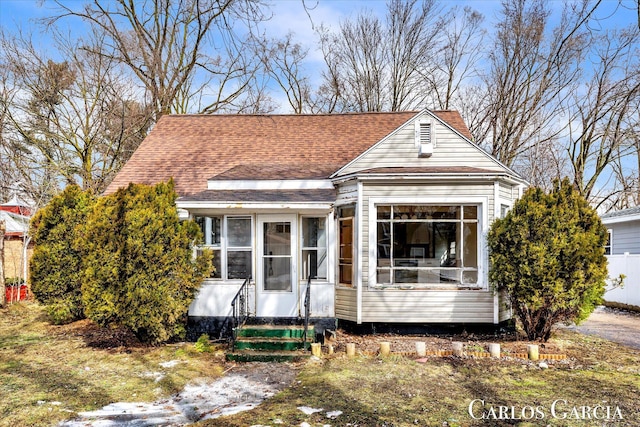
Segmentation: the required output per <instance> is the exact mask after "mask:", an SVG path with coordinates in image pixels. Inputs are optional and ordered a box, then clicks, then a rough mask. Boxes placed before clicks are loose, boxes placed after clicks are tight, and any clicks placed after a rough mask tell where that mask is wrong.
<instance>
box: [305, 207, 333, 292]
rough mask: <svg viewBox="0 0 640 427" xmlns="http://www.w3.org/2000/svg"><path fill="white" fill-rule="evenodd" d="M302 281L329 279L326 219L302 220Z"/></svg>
mask: <svg viewBox="0 0 640 427" xmlns="http://www.w3.org/2000/svg"><path fill="white" fill-rule="evenodd" d="M301 243H302V244H301V247H302V254H301V255H302V270H301V274H302V277H301V279H302V280H306V279H308V278H309V276H311V278H312V279H326V278H327V230H326V220H325V218H306V217H304V218H302V242H301Z"/></svg>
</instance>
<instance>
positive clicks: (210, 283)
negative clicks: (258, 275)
mask: <svg viewBox="0 0 640 427" xmlns="http://www.w3.org/2000/svg"><path fill="white" fill-rule="evenodd" d="M241 285H242V284H241V283H224V282H221V281H215V280H205V282H204V283H203V284H202V286H201V287H200V290H199V291H198V296H197V297H196V298H195V299H194V300H193V302H192V303H191V305H190V306H189V316H202V317H209V316H212V317H230V316H231V315H232V313H231V301H232V300H233V297H235V296H236V294H237V293H238V290H239V289H240V286H241ZM249 304H250V306H249V311H250V312H252V313H255V284H252V285H251V286H250V287H249Z"/></svg>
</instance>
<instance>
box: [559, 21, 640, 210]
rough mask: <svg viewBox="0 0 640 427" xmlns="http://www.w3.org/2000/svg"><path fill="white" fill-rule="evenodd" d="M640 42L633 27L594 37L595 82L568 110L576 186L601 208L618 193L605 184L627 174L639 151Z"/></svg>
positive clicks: (570, 152)
mask: <svg viewBox="0 0 640 427" xmlns="http://www.w3.org/2000/svg"><path fill="white" fill-rule="evenodd" d="M639 41H640V31H639V30H638V29H635V28H631V27H630V28H627V29H624V30H620V31H607V32H604V33H602V34H597V35H594V37H593V38H592V42H591V45H592V46H593V49H592V50H591V52H592V54H591V57H590V58H589V59H590V61H589V62H590V63H591V64H590V65H591V67H590V68H592V70H593V71H592V73H591V78H590V80H589V81H588V82H587V83H586V87H585V88H584V89H583V90H581V91H580V92H578V93H576V94H575V95H574V96H572V98H571V100H572V102H571V105H570V106H569V107H568V108H569V110H570V111H571V112H572V115H571V116H570V117H569V145H568V147H567V151H568V155H569V158H570V160H571V166H572V174H573V182H574V185H575V187H576V188H577V189H579V191H580V192H581V193H582V195H583V196H584V197H586V198H587V199H592V200H593V201H595V202H597V203H600V204H601V203H604V202H605V201H607V199H608V198H609V197H610V196H612V195H614V194H615V193H616V191H611V190H610V189H608V188H607V185H605V182H604V181H606V180H614V179H615V174H616V167H617V174H618V176H619V177H620V176H624V175H625V171H624V169H627V168H625V167H624V166H623V165H624V164H625V163H627V164H628V162H629V161H632V159H633V156H637V153H638V151H637V146H636V144H637V128H636V127H634V125H637V121H636V122H635V123H634V121H633V118H637V117H638V102H639V101H638V100H639V99H640V59H639V58H640V49H639V48H638V46H639V44H638V42H639ZM616 165H617V166H616ZM630 172H631V169H630V168H629V169H627V172H626V174H628V175H631V173H630ZM625 179H626V178H625ZM623 187H624V186H623ZM617 190H621V188H620V187H619V188H618V189H617ZM603 191H604V193H603Z"/></svg>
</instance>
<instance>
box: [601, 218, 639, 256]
mask: <svg viewBox="0 0 640 427" xmlns="http://www.w3.org/2000/svg"><path fill="white" fill-rule="evenodd" d="M606 227H607V228H608V229H609V230H612V233H613V235H612V237H613V239H612V242H611V243H612V249H613V252H612V255H622V254H624V253H626V252H628V253H630V254H640V221H629V222H618V223H614V224H607V225H606Z"/></svg>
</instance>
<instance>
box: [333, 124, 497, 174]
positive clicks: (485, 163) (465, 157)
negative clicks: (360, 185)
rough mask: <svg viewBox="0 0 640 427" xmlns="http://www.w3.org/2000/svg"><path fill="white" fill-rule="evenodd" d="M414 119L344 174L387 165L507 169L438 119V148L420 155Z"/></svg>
mask: <svg viewBox="0 0 640 427" xmlns="http://www.w3.org/2000/svg"><path fill="white" fill-rule="evenodd" d="M414 129H415V128H414V123H413V122H410V123H408V124H407V125H405V126H404V127H402V128H400V129H399V130H398V131H397V132H396V133H394V134H392V135H391V136H390V137H388V138H387V139H384V140H383V141H381V142H380V143H378V144H377V145H375V146H374V147H372V148H371V149H370V150H369V151H367V152H366V153H365V154H363V155H362V156H361V157H360V158H358V159H357V160H355V161H354V162H353V163H352V164H350V165H348V166H347V167H346V168H345V169H344V170H343V171H341V175H347V174H350V173H353V172H358V171H361V170H366V169H372V168H384V167H456V166H458V167H459V166H472V167H475V168H481V169H489V170H494V171H505V169H504V168H503V167H502V166H501V165H500V164H499V163H497V162H495V160H492V159H491V158H490V157H489V156H488V155H487V154H486V153H485V152H484V151H482V149H480V148H478V147H477V146H475V145H473V144H471V143H470V142H469V141H467V140H465V139H463V138H462V137H460V136H459V135H458V134H457V133H456V132H454V131H452V130H451V129H449V128H448V127H447V126H445V125H443V124H441V123H440V122H435V134H436V137H435V142H436V144H435V148H434V149H433V155H432V156H431V157H428V158H424V157H423V158H421V157H419V156H418V147H417V146H416V141H415V130H414Z"/></svg>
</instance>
